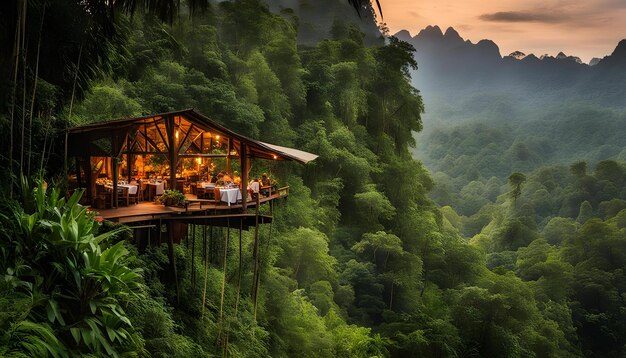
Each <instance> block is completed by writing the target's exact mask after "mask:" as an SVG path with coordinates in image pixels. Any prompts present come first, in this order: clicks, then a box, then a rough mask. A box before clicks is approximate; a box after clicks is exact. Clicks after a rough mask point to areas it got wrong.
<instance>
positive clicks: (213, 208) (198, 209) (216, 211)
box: [91, 192, 288, 223]
mask: <svg viewBox="0 0 626 358" xmlns="http://www.w3.org/2000/svg"><path fill="white" fill-rule="evenodd" d="M287 195H288V194H287V193H285V192H282V193H281V192H279V193H276V194H273V195H271V196H269V197H261V198H260V199H259V204H264V203H267V202H270V201H272V200H275V199H279V198H284V197H287ZM185 196H186V197H187V200H188V201H189V205H188V206H187V208H184V207H172V206H165V205H163V204H160V203H156V202H142V203H139V204H131V205H129V206H122V207H119V208H114V209H99V210H96V209H94V210H91V211H93V212H96V216H97V217H101V218H102V219H103V220H109V221H113V222H118V223H133V222H140V221H150V220H155V219H167V218H171V219H175V218H180V219H181V220H184V219H188V218H189V216H190V215H201V216H204V217H206V216H224V215H241V214H242V205H241V204H231V205H230V206H229V205H228V204H226V203H219V204H216V203H215V202H214V201H213V200H207V199H198V198H197V197H196V196H195V195H192V194H186V195H185ZM255 206H256V202H255V201H248V208H254V207H255Z"/></svg>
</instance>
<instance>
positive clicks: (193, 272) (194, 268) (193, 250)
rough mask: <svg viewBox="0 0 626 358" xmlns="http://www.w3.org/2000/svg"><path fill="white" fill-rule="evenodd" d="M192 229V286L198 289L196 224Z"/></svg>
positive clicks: (191, 225) (192, 225)
mask: <svg viewBox="0 0 626 358" xmlns="http://www.w3.org/2000/svg"><path fill="white" fill-rule="evenodd" d="M189 226H190V227H191V286H192V287H193V288H194V289H195V288H196V224H189Z"/></svg>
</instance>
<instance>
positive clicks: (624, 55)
mask: <svg viewBox="0 0 626 358" xmlns="http://www.w3.org/2000/svg"><path fill="white" fill-rule="evenodd" d="M394 36H395V37H397V38H399V39H400V40H403V41H406V42H409V43H414V42H421V41H425V40H426V41H428V40H434V41H437V40H440V39H444V40H445V41H447V42H448V45H452V44H457V45H458V44H460V43H464V44H466V45H470V46H471V45H474V46H478V47H485V48H489V50H490V51H492V54H495V52H494V51H493V50H494V49H497V50H498V55H500V50H499V48H498V46H497V45H496V44H495V43H494V42H493V41H491V40H480V41H479V42H477V43H476V44H473V43H472V42H471V41H470V40H464V39H463V38H462V37H461V35H460V34H459V33H458V31H456V30H455V29H454V28H453V27H448V28H447V29H446V31H445V33H444V32H442V31H441V28H440V27H439V26H437V25H434V26H433V25H429V26H427V27H425V28H424V29H422V30H421V31H420V32H419V33H418V34H417V35H415V36H413V37H412V36H411V34H410V33H409V32H408V31H407V30H401V31H399V32H397V33H396V34H395V35H394ZM624 42H626V39H625V40H622V41H621V42H620V43H619V44H618V46H617V47H616V49H615V51H614V52H613V54H611V55H608V56H605V57H604V58H603V59H600V58H597V57H594V58H593V59H591V61H590V63H589V64H588V65H590V66H594V65H596V64H598V63H600V62H602V61H605V62H606V61H610V60H611V59H612V58H615V57H619V58H620V60H622V61H624V62H623V63H624V64H625V65H626V48H625V47H626V43H624ZM514 54H515V55H519V54H522V55H523V56H522V57H521V58H520V57H517V56H512V55H514ZM527 56H531V57H537V56H536V55H535V54H533V53H530V54H528V55H526V54H524V53H523V52H521V51H514V52H513V53H511V54H510V55H508V56H500V57H501V58H506V57H513V58H515V59H517V60H522V59H523V58H524V57H527ZM550 58H555V59H558V60H571V61H574V62H577V63H579V64H584V63H583V62H582V61H581V60H580V58H579V57H577V56H571V55H569V56H568V55H566V54H565V53H563V52H562V51H561V52H559V53H558V54H557V55H556V56H551V55H548V54H544V55H542V56H540V57H539V59H550Z"/></svg>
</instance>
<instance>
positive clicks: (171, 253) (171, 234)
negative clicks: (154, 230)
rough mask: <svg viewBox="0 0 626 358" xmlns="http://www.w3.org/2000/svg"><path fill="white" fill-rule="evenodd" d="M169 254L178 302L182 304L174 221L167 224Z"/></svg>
mask: <svg viewBox="0 0 626 358" xmlns="http://www.w3.org/2000/svg"><path fill="white" fill-rule="evenodd" d="M167 254H168V256H169V259H170V270H171V273H172V275H173V278H174V283H175V284H176V302H177V303H178V304H180V288H179V287H178V274H177V273H176V259H175V258H174V223H173V222H171V221H170V222H169V223H168V225H167Z"/></svg>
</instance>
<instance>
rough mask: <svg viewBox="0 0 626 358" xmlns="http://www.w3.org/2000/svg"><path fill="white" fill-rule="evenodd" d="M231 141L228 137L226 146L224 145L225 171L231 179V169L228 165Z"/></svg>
mask: <svg viewBox="0 0 626 358" xmlns="http://www.w3.org/2000/svg"><path fill="white" fill-rule="evenodd" d="M231 144H232V142H231V140H230V137H228V145H226V170H227V171H228V174H229V175H230V176H231V177H232V175H233V168H232V166H231V164H230V150H231V147H230V146H231Z"/></svg>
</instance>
